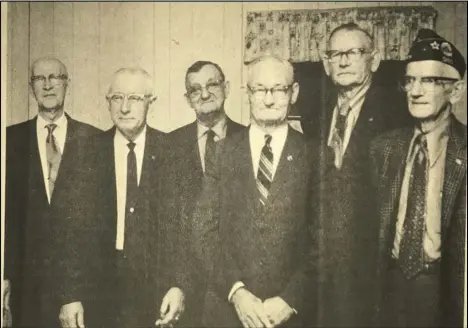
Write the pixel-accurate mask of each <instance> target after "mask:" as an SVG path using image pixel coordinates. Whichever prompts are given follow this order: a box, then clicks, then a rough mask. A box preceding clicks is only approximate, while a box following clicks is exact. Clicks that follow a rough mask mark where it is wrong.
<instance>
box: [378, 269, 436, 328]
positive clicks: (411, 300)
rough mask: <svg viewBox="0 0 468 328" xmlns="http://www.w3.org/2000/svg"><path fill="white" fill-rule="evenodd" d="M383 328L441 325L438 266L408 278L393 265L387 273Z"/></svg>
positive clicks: (384, 288) (381, 311) (383, 303)
mask: <svg viewBox="0 0 468 328" xmlns="http://www.w3.org/2000/svg"><path fill="white" fill-rule="evenodd" d="M380 325H381V326H382V327H440V269H439V268H438V266H436V267H435V268H432V269H431V270H430V271H426V272H423V273H421V274H419V275H418V276H416V277H415V278H413V279H410V280H408V279H407V278H406V277H404V276H403V273H402V272H401V269H400V268H399V267H398V266H397V265H396V264H395V265H392V266H391V267H390V268H389V269H388V271H387V272H386V274H385V276H384V286H383V294H382V302H381V307H380Z"/></svg>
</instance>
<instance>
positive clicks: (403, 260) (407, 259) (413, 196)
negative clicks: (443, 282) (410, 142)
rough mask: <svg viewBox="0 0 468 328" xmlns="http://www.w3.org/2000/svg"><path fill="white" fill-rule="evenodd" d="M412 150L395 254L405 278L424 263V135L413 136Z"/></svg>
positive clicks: (426, 158) (415, 273)
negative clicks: (411, 163)
mask: <svg viewBox="0 0 468 328" xmlns="http://www.w3.org/2000/svg"><path fill="white" fill-rule="evenodd" d="M413 152H414V153H415V154H414V161H413V168H412V170H411V177H410V182H409V189H408V190H409V193H408V203H407V204H408V206H407V209H406V216H405V221H404V223H403V237H402V240H401V244H400V253H399V256H398V260H399V262H400V267H401V269H402V271H403V274H404V275H405V276H406V277H407V278H408V279H410V278H412V277H414V276H416V275H417V274H418V273H419V272H420V271H421V270H422V268H423V266H424V249H423V240H424V230H425V214H426V186H427V172H428V165H427V164H428V157H427V141H426V138H425V137H424V135H420V136H418V137H417V138H416V139H415V141H414V147H413Z"/></svg>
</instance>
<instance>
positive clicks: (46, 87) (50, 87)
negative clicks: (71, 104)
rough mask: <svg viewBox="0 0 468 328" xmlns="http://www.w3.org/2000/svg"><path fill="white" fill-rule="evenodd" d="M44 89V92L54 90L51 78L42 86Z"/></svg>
mask: <svg viewBox="0 0 468 328" xmlns="http://www.w3.org/2000/svg"><path fill="white" fill-rule="evenodd" d="M42 89H44V90H50V89H52V83H50V80H49V78H47V77H46V78H45V80H44V84H43V85H42Z"/></svg>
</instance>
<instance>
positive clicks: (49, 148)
mask: <svg viewBox="0 0 468 328" xmlns="http://www.w3.org/2000/svg"><path fill="white" fill-rule="evenodd" d="M56 127H57V124H47V125H46V128H47V132H48V134H47V138H46V157H47V166H48V168H49V172H48V174H49V175H48V178H47V180H48V182H49V195H50V196H49V198H50V199H51V198H52V193H53V192H54V186H55V180H56V179H57V175H58V170H59V167H60V160H61V159H62V154H61V153H60V147H59V145H58V144H57V140H56V139H55V137H54V134H53V132H54V130H55V128H56Z"/></svg>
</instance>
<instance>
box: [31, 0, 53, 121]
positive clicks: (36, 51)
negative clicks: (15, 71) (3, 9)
mask: <svg viewBox="0 0 468 328" xmlns="http://www.w3.org/2000/svg"><path fill="white" fill-rule="evenodd" d="M29 9H30V13H29V46H30V48H29V49H30V58H29V64H31V63H32V62H34V61H35V60H36V59H38V58H40V57H43V56H50V55H53V54H54V3H53V2H30V3H29ZM36 114H37V103H36V100H35V99H34V97H33V95H32V93H29V118H32V117H34V116H36Z"/></svg>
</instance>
